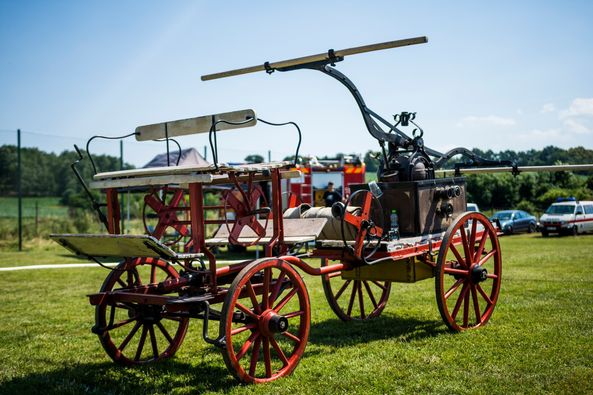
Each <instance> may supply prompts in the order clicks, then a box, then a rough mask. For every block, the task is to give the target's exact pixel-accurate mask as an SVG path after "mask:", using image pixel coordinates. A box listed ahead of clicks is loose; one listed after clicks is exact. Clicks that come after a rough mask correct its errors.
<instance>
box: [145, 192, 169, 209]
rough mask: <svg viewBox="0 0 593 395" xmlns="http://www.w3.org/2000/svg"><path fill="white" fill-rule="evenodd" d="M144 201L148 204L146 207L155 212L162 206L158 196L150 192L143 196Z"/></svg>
mask: <svg viewBox="0 0 593 395" xmlns="http://www.w3.org/2000/svg"><path fill="white" fill-rule="evenodd" d="M144 202H145V203H146V204H147V205H148V207H150V208H151V209H153V210H154V211H155V212H156V213H158V212H159V211H161V210H162V209H163V207H164V204H163V202H162V201H161V200H160V199H159V198H158V197H156V196H155V195H152V194H151V195H146V196H145V197H144Z"/></svg>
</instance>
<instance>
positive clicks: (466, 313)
mask: <svg viewBox="0 0 593 395" xmlns="http://www.w3.org/2000/svg"><path fill="white" fill-rule="evenodd" d="M469 288H471V285H469V286H468V287H467V289H466V291H465V298H463V326H464V327H465V328H467V326H468V321H469V291H468V289H469Z"/></svg>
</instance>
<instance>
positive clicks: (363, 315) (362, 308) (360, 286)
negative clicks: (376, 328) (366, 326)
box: [358, 281, 366, 320]
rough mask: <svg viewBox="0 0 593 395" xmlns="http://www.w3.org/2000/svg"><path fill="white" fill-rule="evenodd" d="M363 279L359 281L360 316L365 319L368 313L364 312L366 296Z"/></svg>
mask: <svg viewBox="0 0 593 395" xmlns="http://www.w3.org/2000/svg"><path fill="white" fill-rule="evenodd" d="M361 283H362V281H359V282H358V304H359V305H360V318H361V319H363V320H364V319H365V318H366V315H365V314H364V298H363V297H362V284H361Z"/></svg>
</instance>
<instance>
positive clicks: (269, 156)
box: [268, 150, 272, 162]
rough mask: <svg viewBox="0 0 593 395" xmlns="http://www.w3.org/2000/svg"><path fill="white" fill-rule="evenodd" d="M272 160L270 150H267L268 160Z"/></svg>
mask: <svg viewBox="0 0 593 395" xmlns="http://www.w3.org/2000/svg"><path fill="white" fill-rule="evenodd" d="M271 161H272V151H271V150H268V162H271Z"/></svg>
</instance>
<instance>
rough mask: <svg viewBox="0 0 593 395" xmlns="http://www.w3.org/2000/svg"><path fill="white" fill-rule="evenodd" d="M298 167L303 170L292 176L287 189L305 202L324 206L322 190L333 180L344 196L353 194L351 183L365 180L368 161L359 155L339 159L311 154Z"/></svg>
mask: <svg viewBox="0 0 593 395" xmlns="http://www.w3.org/2000/svg"><path fill="white" fill-rule="evenodd" d="M296 168H297V169H298V170H300V171H301V173H302V176H301V178H300V179H293V180H291V181H290V183H289V185H288V188H286V190H288V191H290V192H291V194H292V195H293V196H296V197H298V198H299V200H300V201H301V202H302V203H307V204H310V205H312V206H324V200H323V194H324V193H325V191H327V185H328V183H330V182H332V183H333V184H334V189H335V191H336V192H338V193H339V194H340V195H342V197H347V196H348V195H349V194H350V184H362V183H364V182H365V174H366V172H365V164H364V161H362V160H361V158H360V157H359V156H356V155H344V156H342V157H340V158H337V159H317V158H316V157H309V158H305V159H304V163H303V164H300V165H297V167H296Z"/></svg>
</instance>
